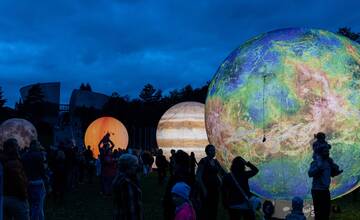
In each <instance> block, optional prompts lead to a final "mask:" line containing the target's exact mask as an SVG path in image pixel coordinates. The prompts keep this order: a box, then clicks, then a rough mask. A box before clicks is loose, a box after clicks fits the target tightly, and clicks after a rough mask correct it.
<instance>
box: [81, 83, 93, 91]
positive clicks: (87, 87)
mask: <svg viewBox="0 0 360 220" xmlns="http://www.w3.org/2000/svg"><path fill="white" fill-rule="evenodd" d="M80 90H82V91H89V92H92V88H91V85H90V84H89V83H86V84H84V83H81V85H80Z"/></svg>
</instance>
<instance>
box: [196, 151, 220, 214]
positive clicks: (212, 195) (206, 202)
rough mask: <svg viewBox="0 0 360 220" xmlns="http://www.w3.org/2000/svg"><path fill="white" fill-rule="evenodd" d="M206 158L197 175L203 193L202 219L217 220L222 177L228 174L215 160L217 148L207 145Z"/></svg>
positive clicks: (203, 159) (202, 161)
mask: <svg viewBox="0 0 360 220" xmlns="http://www.w3.org/2000/svg"><path fill="white" fill-rule="evenodd" d="M205 152H206V155H207V156H206V157H205V158H202V159H201V160H200V162H199V166H198V170H197V173H196V178H197V181H198V183H199V185H200V187H201V189H202V192H203V199H202V210H201V214H200V218H201V219H204V220H215V219H217V210H218V203H219V193H220V186H221V177H222V176H223V175H224V174H225V173H226V172H225V170H224V169H223V168H222V167H221V165H220V163H219V162H218V161H217V160H216V159H215V154H216V152H215V147H214V146H213V145H210V144H209V145H207V146H206V148H205Z"/></svg>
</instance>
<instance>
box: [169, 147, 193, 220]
mask: <svg viewBox="0 0 360 220" xmlns="http://www.w3.org/2000/svg"><path fill="white" fill-rule="evenodd" d="M173 161H174V167H173V169H174V170H173V175H171V176H170V178H169V181H168V182H167V185H166V189H165V193H164V197H163V210H164V220H174V218H175V211H176V205H175V204H174V202H173V199H172V194H171V190H172V188H173V187H174V185H175V184H176V183H179V182H184V183H186V184H187V185H188V186H190V188H191V189H193V186H194V177H193V176H191V173H190V166H189V165H190V156H189V155H188V154H187V153H186V152H184V151H182V150H178V151H177V152H176V153H175V154H174V155H173ZM191 194H192V192H190V198H191V197H192V195H191Z"/></svg>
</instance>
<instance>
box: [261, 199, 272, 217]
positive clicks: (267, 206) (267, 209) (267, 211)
mask: <svg viewBox="0 0 360 220" xmlns="http://www.w3.org/2000/svg"><path fill="white" fill-rule="evenodd" d="M262 211H263V213H264V219H265V220H275V218H273V217H272V216H273V215H274V213H275V207H274V205H273V203H272V202H271V201H269V200H265V201H264V203H263V206H262Z"/></svg>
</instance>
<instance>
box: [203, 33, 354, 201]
mask: <svg viewBox="0 0 360 220" xmlns="http://www.w3.org/2000/svg"><path fill="white" fill-rule="evenodd" d="M359 88H360V45H359V44H357V43H355V42H353V41H351V40H349V39H348V38H345V37H343V36H340V35H337V34H334V33H331V32H328V31H324V30H316V29H282V30H276V31H272V32H269V33H265V34H262V35H259V36H257V37H255V38H253V39H250V40H248V41H247V42H245V43H244V44H243V45H241V46H240V47H239V48H237V49H236V50H234V51H233V52H232V53H231V54H230V55H229V56H228V57H227V58H226V59H225V61H224V62H223V63H222V64H221V66H220V67H219V69H218V70H217V72H216V74H215V76H214V78H213V79H212V81H211V84H210V86H209V90H208V96H207V100H206V110H205V112H206V129H207V132H208V136H209V141H210V142H211V143H212V144H214V145H215V146H217V147H218V158H219V160H221V162H222V163H223V164H224V166H225V167H227V168H229V166H230V163H231V160H232V159H233V158H234V157H235V156H237V155H241V156H243V157H244V158H245V159H246V160H250V161H252V162H253V163H254V164H256V166H257V167H258V168H259V169H260V172H259V174H258V175H257V176H255V177H254V178H252V179H251V181H250V186H251V190H252V191H253V192H254V193H256V194H258V195H260V196H262V197H264V198H269V199H285V200H288V199H291V198H292V197H294V196H301V197H303V198H306V199H310V198H311V195H310V190H311V183H312V179H311V178H309V177H308V175H307V172H308V169H309V165H310V163H311V161H312V154H313V152H312V147H311V143H312V142H313V139H314V134H315V133H317V132H320V131H322V132H325V133H326V134H327V140H328V141H329V142H330V144H331V145H332V148H331V157H332V158H333V159H334V161H335V162H336V163H337V164H338V165H339V166H340V167H341V169H343V170H344V173H343V174H342V175H340V176H338V177H336V178H333V179H332V182H331V186H330V191H331V196H332V198H336V197H339V196H342V195H344V194H347V193H349V192H351V191H352V190H354V189H355V188H357V187H358V186H359V180H360V144H359V143H360V135H359V134H360V93H359V92H360V90H359Z"/></svg>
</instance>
